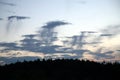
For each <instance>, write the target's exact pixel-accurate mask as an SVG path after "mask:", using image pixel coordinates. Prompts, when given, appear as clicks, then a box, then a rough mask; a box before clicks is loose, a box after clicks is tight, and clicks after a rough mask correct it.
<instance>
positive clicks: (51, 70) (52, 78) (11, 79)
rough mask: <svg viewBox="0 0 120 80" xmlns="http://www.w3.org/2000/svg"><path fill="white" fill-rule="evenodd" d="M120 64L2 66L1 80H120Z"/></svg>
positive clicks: (73, 62)
mask: <svg viewBox="0 0 120 80" xmlns="http://www.w3.org/2000/svg"><path fill="white" fill-rule="evenodd" d="M119 74H120V64H119V63H117V62H115V63H107V62H94V61H89V60H78V59H56V60H52V59H49V60H45V59H43V60H39V59H37V60H35V61H24V62H17V63H12V64H6V65H4V66H0V80H120V77H119Z"/></svg>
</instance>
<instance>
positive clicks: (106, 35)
mask: <svg viewBox="0 0 120 80" xmlns="http://www.w3.org/2000/svg"><path fill="white" fill-rule="evenodd" d="M112 35H113V34H101V35H100V36H108V37H109V36H112Z"/></svg>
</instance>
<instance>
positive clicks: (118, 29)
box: [101, 25, 120, 36]
mask: <svg viewBox="0 0 120 80" xmlns="http://www.w3.org/2000/svg"><path fill="white" fill-rule="evenodd" d="M101 32H102V33H103V34H112V35H113V36H114V35H118V34H119V33H120V25H112V26H108V27H107V28H105V29H102V30H101Z"/></svg>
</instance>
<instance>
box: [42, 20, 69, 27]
mask: <svg viewBox="0 0 120 80" xmlns="http://www.w3.org/2000/svg"><path fill="white" fill-rule="evenodd" d="M67 24H70V23H67V22H63V21H50V22H48V23H46V25H44V26H42V27H43V28H48V29H51V28H55V27H57V26H61V25H67Z"/></svg>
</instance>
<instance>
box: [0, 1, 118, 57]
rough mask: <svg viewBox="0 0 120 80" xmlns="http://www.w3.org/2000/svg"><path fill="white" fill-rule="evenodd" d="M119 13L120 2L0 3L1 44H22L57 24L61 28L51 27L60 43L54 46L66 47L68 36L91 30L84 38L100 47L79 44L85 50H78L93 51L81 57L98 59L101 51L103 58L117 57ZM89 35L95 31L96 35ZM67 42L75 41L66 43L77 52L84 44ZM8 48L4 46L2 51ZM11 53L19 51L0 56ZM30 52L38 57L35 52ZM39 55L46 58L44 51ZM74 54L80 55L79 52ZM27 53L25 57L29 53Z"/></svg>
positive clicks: (55, 42) (57, 41)
mask: <svg viewBox="0 0 120 80" xmlns="http://www.w3.org/2000/svg"><path fill="white" fill-rule="evenodd" d="M119 14H120V0H0V42H1V44H2V43H4V44H6V45H8V44H7V43H8V42H9V43H12V42H16V43H17V45H19V43H20V40H22V39H23V40H24V38H23V35H29V34H39V35H40V34H41V33H38V31H40V30H42V27H43V26H51V25H50V24H52V26H53V25H54V26H55V24H57V25H56V26H58V27H55V28H51V30H53V31H55V32H57V37H59V39H58V40H56V41H54V44H57V45H60V46H63V42H62V41H63V40H66V39H67V38H66V37H72V36H78V35H81V36H82V33H81V31H83V32H84V31H88V32H85V34H83V36H84V35H87V36H89V37H87V39H86V41H91V42H94V43H95V42H98V43H99V44H94V46H96V45H97V47H95V48H94V47H93V44H90V43H89V45H86V44H85V45H83V44H82V45H78V46H79V47H82V48H79V49H85V50H86V49H87V50H89V51H90V52H85V53H83V55H82V57H85V58H86V55H88V56H87V58H90V57H91V58H92V59H97V58H96V56H95V55H94V54H98V51H99V52H100V53H101V54H105V55H102V56H104V57H105V56H106V55H107V56H111V57H114V56H115V55H120V54H119V48H118V47H119V46H120V43H119V40H120V35H119V34H120V33H119V31H120V15H119ZM52 21H53V22H52ZM60 22H61V23H60ZM63 23H65V24H63ZM46 30H47V29H43V30H42V31H43V32H44V31H46ZM42 31H41V32H42ZM48 31H50V30H48ZM90 32H94V34H91V33H90ZM89 33H90V34H89ZM41 36H42V35H41ZM101 36H102V37H101ZM79 38H80V37H79ZM25 39H26V38H25ZM44 39H46V38H44ZM48 39H51V38H48ZM66 41H71V42H75V44H70V42H68V44H67V42H66V45H67V47H68V46H70V45H72V48H75V49H76V47H77V45H76V44H81V43H77V41H75V38H74V40H72V39H69V40H66ZM46 42H47V40H46ZM64 42H65V41H64ZM78 42H79V41H78ZM87 44H88V43H87ZM91 45H92V46H91ZM83 46H84V47H83ZM5 47H6V46H4V47H3V45H2V46H1V50H2V49H3V48H5ZM7 47H8V46H7ZM12 47H13V46H12ZM69 48H70V47H69ZM26 50H28V48H27V49H26ZM11 51H12V52H13V51H16V50H14V49H13V50H9V51H7V52H8V53H7V52H6V54H4V55H3V54H2V53H1V56H3V57H5V55H7V54H9V53H12V52H11ZM110 51H113V52H111V54H110V53H109V54H108V53H107V52H110ZM30 52H33V53H32V54H35V52H34V51H30ZM48 52H49V51H48ZM73 52H74V50H73ZM39 53H41V54H40V55H42V57H43V56H44V54H43V53H42V52H41V51H40V52H39ZM70 53H71V52H70ZM74 53H75V54H74V55H77V54H76V52H74ZM24 54H25V55H26V53H24ZM64 54H65V53H64ZM35 55H36V54H35ZM37 55H38V54H37ZM47 55H49V54H47ZM57 55H58V54H57ZM67 55H71V54H67ZM74 55H73V56H74ZM22 56H23V55H22ZM60 56H61V55H60ZM99 56H101V55H99ZM99 56H98V57H99ZM119 58H120V57H119Z"/></svg>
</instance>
